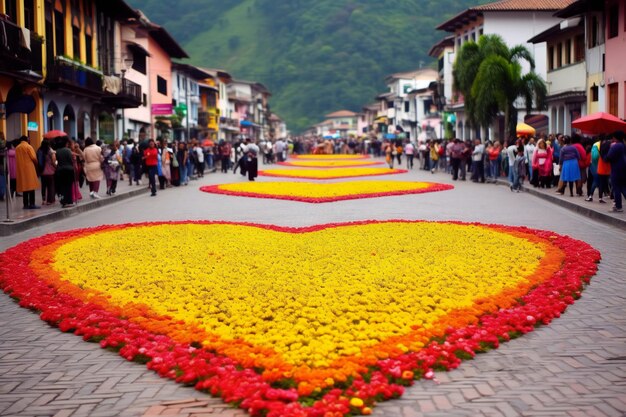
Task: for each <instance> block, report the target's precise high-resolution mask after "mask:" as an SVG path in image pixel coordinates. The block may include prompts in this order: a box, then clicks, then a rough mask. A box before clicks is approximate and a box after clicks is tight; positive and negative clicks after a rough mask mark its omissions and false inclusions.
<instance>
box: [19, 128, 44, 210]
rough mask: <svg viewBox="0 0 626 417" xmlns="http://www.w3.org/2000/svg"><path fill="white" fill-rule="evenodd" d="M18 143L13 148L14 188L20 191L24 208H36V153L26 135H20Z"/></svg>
mask: <svg viewBox="0 0 626 417" xmlns="http://www.w3.org/2000/svg"><path fill="white" fill-rule="evenodd" d="M18 140H19V142H20V143H19V145H18V146H17V148H15V164H16V172H15V174H16V180H17V181H16V190H17V192H18V193H22V199H23V202H24V209H27V210H32V209H38V208H40V207H39V206H37V205H35V190H36V189H37V188H38V187H39V180H38V179H37V169H36V166H37V155H36V154H35V150H34V149H33V147H32V146H30V139H28V137H27V136H22V137H21V138H19V139H18Z"/></svg>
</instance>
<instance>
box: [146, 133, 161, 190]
mask: <svg viewBox="0 0 626 417" xmlns="http://www.w3.org/2000/svg"><path fill="white" fill-rule="evenodd" d="M143 160H144V163H145V165H146V168H147V169H148V179H149V181H150V196H151V197H154V196H156V194H157V191H156V177H157V174H158V165H159V151H158V150H157V148H156V146H155V143H154V139H150V140H149V141H148V147H147V148H146V149H145V150H144V151H143Z"/></svg>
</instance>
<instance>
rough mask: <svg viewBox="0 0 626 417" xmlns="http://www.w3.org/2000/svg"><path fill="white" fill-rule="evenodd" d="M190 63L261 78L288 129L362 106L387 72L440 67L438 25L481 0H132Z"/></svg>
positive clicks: (377, 90)
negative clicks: (434, 50)
mask: <svg viewBox="0 0 626 417" xmlns="http://www.w3.org/2000/svg"><path fill="white" fill-rule="evenodd" d="M129 3H130V4H131V5H132V6H133V7H137V8H140V9H141V10H143V11H144V13H145V14H146V15H147V16H148V17H149V18H150V19H151V20H152V21H153V22H155V23H157V24H159V25H162V26H164V27H165V28H166V29H167V30H168V31H170V33H171V34H172V35H173V36H174V37H175V38H176V39H177V40H178V41H179V42H180V43H181V45H182V46H183V47H184V48H185V50H186V51H187V52H188V53H189V55H190V56H191V60H190V63H192V64H196V65H200V66H206V67H212V68H222V69H225V70H227V71H228V72H230V73H231V74H232V75H233V76H234V77H235V78H238V79H244V80H253V81H258V82H261V83H263V84H265V85H266V86H267V87H268V88H269V89H270V91H272V93H273V97H272V100H271V105H272V111H273V112H275V113H277V114H278V115H280V116H281V117H282V118H283V119H284V120H286V122H287V124H288V126H289V128H290V129H291V130H292V131H296V132H297V131H300V130H302V129H304V128H306V127H308V126H310V125H312V124H314V123H317V122H319V121H321V120H322V119H323V117H324V114H326V113H330V112H332V111H335V110H339V109H350V110H353V111H360V110H361V107H362V106H363V105H364V104H367V103H369V102H371V101H372V100H373V98H374V97H375V96H376V95H377V94H378V93H380V92H384V91H385V84H384V78H385V76H386V75H389V74H392V73H395V72H402V71H409V70H413V69H416V68H418V67H420V66H429V65H434V62H433V59H432V58H430V57H429V56H428V51H429V49H430V47H431V46H432V45H433V44H434V43H436V42H437V41H438V40H439V39H441V38H442V37H444V36H445V35H446V33H444V32H440V31H437V30H435V27H436V26H437V25H438V24H439V23H442V22H443V21H445V20H446V19H448V18H449V17H451V16H453V15H455V14H457V13H459V12H461V11H463V10H465V9H466V8H467V7H468V6H471V5H476V4H480V3H485V0H478V1H477V0H398V1H395V2H384V1H380V0H179V1H177V2H174V4H172V2H165V1H162V0H130V1H129Z"/></svg>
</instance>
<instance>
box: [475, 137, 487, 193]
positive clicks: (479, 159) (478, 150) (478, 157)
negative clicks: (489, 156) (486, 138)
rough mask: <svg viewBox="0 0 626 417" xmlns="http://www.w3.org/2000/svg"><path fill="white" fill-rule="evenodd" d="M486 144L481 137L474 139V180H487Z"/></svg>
mask: <svg viewBox="0 0 626 417" xmlns="http://www.w3.org/2000/svg"><path fill="white" fill-rule="evenodd" d="M484 155H485V145H483V144H482V143H481V142H480V139H474V150H473V151H472V181H474V182H479V181H480V182H485V162H484V159H483V158H484Z"/></svg>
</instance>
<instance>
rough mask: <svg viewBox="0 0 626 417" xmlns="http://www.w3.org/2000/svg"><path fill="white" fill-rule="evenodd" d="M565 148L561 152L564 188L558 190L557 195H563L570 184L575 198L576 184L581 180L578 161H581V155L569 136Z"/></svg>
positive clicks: (566, 138) (570, 189) (564, 142)
mask: <svg viewBox="0 0 626 417" xmlns="http://www.w3.org/2000/svg"><path fill="white" fill-rule="evenodd" d="M563 144H564V145H565V146H563V147H562V148H561V151H560V154H561V155H560V158H559V160H560V164H559V165H560V167H561V169H560V172H561V180H560V182H562V183H563V185H562V187H561V188H559V189H557V190H556V192H557V194H561V195H563V194H564V193H565V188H566V187H567V185H568V184H569V193H570V195H571V196H572V197H574V184H575V183H576V182H577V181H579V180H580V168H579V167H578V161H579V160H580V154H579V153H578V149H576V147H575V146H574V145H572V144H571V139H570V138H569V136H565V137H564V139H563Z"/></svg>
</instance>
